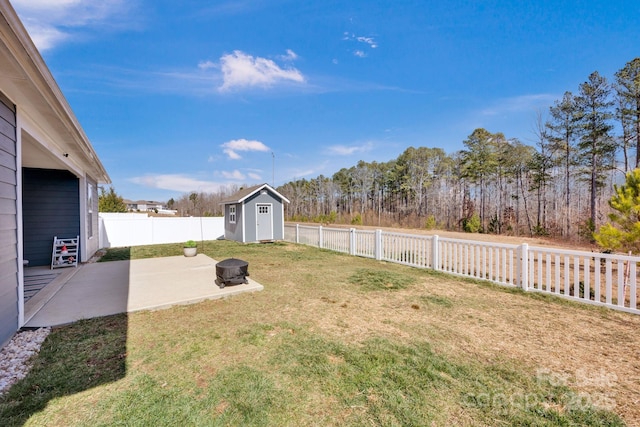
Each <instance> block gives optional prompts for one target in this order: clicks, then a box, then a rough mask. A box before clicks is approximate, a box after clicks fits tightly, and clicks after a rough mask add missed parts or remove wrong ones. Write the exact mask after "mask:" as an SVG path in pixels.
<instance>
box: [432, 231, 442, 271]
mask: <svg viewBox="0 0 640 427" xmlns="http://www.w3.org/2000/svg"><path fill="white" fill-rule="evenodd" d="M439 246H440V245H439V244H438V235H437V234H434V235H433V239H432V240H431V268H432V269H433V270H435V271H438V270H440V247H439Z"/></svg>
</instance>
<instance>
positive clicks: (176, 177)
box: [128, 174, 223, 193]
mask: <svg viewBox="0 0 640 427" xmlns="http://www.w3.org/2000/svg"><path fill="white" fill-rule="evenodd" d="M128 181H130V182H133V183H134V184H138V185H142V186H144V187H150V188H157V189H162V190H171V191H180V192H183V193H186V192H189V191H203V192H212V193H214V192H216V191H218V190H219V189H220V188H221V187H223V184H220V183H218V182H213V181H204V180H201V179H196V178H192V177H190V176H187V175H181V174H165V175H163V174H159V175H144V176H137V177H133V178H129V180H128Z"/></svg>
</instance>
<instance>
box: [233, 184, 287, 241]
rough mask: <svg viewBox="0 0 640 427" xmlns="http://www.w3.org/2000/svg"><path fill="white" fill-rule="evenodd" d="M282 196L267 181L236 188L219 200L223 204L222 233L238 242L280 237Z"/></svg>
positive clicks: (277, 238)
mask: <svg viewBox="0 0 640 427" xmlns="http://www.w3.org/2000/svg"><path fill="white" fill-rule="evenodd" d="M285 203H289V200H287V198H286V197H284V196H283V195H282V194H280V193H278V192H277V191H276V190H275V189H273V188H272V187H271V186H270V185H268V184H261V185H256V186H254V187H249V188H245V189H243V190H240V191H239V192H237V193H236V194H234V195H233V196H231V197H229V198H228V199H225V200H223V201H222V202H221V204H222V205H224V237H225V239H228V240H236V241H238V242H243V243H249V242H260V241H271V240H283V239H284V204H285Z"/></svg>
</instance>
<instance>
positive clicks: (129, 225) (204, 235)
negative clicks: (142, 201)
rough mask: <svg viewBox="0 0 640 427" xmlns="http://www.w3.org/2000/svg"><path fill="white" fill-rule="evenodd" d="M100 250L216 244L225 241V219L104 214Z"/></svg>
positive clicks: (100, 217)
mask: <svg viewBox="0 0 640 427" xmlns="http://www.w3.org/2000/svg"><path fill="white" fill-rule="evenodd" d="M99 219H100V229H99V230H100V236H99V238H100V247H101V248H111V247H123V246H140V245H155V244H160V243H180V242H186V241H187V240H196V241H202V240H215V239H219V238H221V237H224V218H222V217H167V218H164V217H150V216H147V215H144V214H137V213H103V212H101V213H100V215H99Z"/></svg>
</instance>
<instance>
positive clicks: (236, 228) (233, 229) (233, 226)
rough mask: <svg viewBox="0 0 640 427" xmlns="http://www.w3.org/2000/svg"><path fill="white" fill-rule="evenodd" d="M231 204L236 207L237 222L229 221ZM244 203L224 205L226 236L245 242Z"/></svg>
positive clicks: (229, 238)
mask: <svg viewBox="0 0 640 427" xmlns="http://www.w3.org/2000/svg"><path fill="white" fill-rule="evenodd" d="M231 206H235V207H236V222H235V223H232V222H230V221H229V208H230V207H231ZM242 209H243V206H242V203H235V204H229V205H224V218H225V221H224V238H225V239H227V240H235V241H237V242H244V240H243V238H242Z"/></svg>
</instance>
